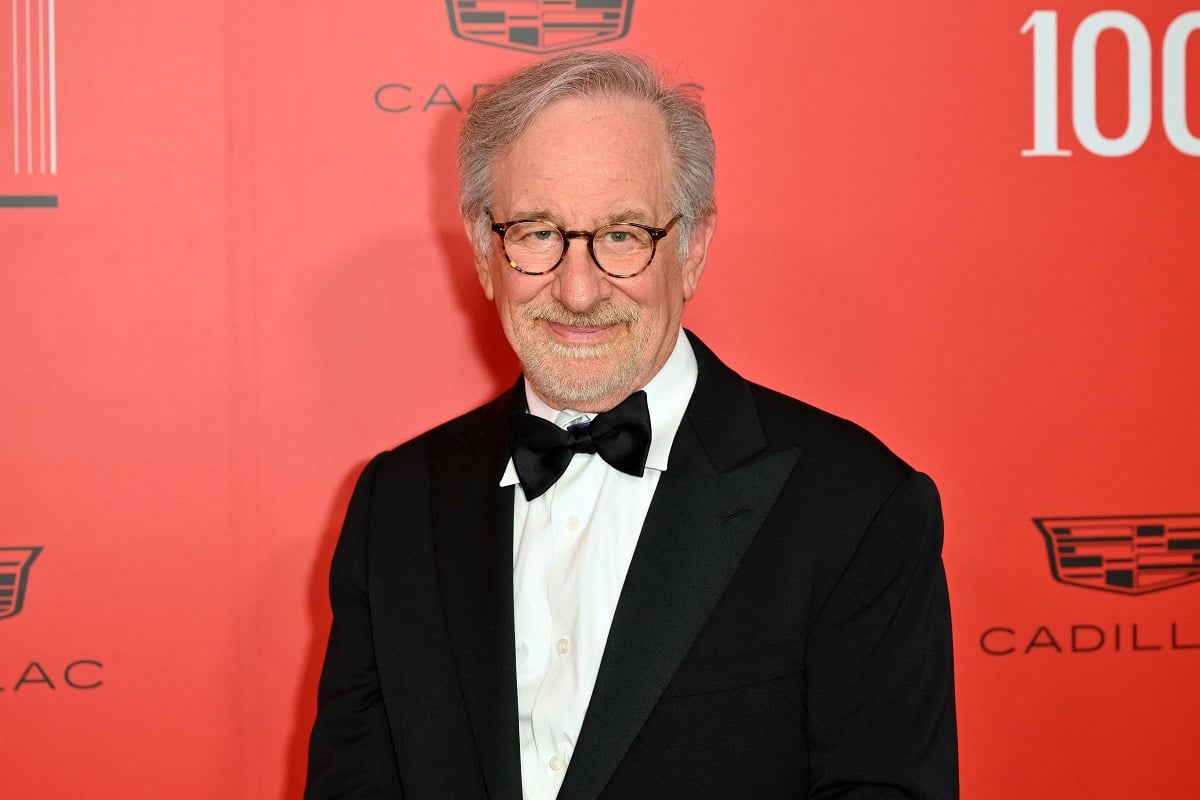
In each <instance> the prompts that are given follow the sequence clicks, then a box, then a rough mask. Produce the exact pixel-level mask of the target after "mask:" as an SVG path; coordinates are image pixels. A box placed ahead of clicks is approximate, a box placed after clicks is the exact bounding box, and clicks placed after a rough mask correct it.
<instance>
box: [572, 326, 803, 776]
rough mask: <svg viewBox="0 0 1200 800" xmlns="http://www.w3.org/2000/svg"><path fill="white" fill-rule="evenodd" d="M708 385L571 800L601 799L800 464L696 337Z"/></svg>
mask: <svg viewBox="0 0 1200 800" xmlns="http://www.w3.org/2000/svg"><path fill="white" fill-rule="evenodd" d="M692 346H693V348H694V350H695V351H696V358H697V362H698V363H699V366H700V379H699V381H698V383H697V387H696V392H695V394H694V396H693V398H692V402H691V403H690V404H689V406H688V413H687V415H686V416H685V418H684V422H683V425H681V426H680V430H679V432H678V434H677V435H676V437H675V442H674V444H673V445H672V448H671V458H670V464H669V466H668V468H667V470H666V472H664V473H663V475H662V477H661V478H660V480H659V484H658V488H657V489H656V491H655V494H654V500H653V502H652V503H651V505H650V510H649V513H648V514H647V516H646V522H645V525H644V526H643V528H642V534H641V537H640V539H639V540H638V545H637V549H636V551H635V552H634V557H633V561H632V563H631V564H630V567H629V572H628V574H627V575H626V578H625V584H624V587H623V588H622V591H621V598H620V600H619V601H618V604H617V610H616V614H615V615H614V617H613V623H612V628H611V629H610V632H609V636H608V643H607V645H606V647H605V650H604V656H603V660H602V662H601V665H600V673H599V676H598V677H597V680H596V687H595V689H594V691H593V692H592V699H591V702H590V704H589V705H588V710H587V715H586V716H585V718H584V723H583V729H582V731H581V732H580V736H579V743H578V746H577V747H576V749H575V752H574V754H573V756H572V760H571V765H570V767H569V768H568V770H567V775H566V778H565V781H564V784H563V787H562V790H561V791H560V792H559V798H560V800H582V799H583V798H595V797H597V796H599V794H600V792H601V791H602V790H603V789H604V786H605V784H606V783H607V782H608V780H609V779H610V778H611V777H612V774H613V772H614V770H615V769H616V766H617V764H618V763H620V761H621V759H622V758H623V757H624V755H625V753H626V752H627V751H628V749H629V746H630V745H631V744H632V743H633V740H634V738H635V737H636V736H637V734H638V731H639V730H641V727H642V725H643V724H644V723H645V721H646V719H647V718H648V717H649V715H650V713H651V712H652V710H653V708H654V706H655V704H657V703H658V701H659V699H660V698H661V696H662V693H663V691H664V690H665V689H666V687H667V684H668V683H669V682H670V680H671V677H672V676H673V675H674V674H675V671H676V669H678V667H679V665H680V663H681V662H682V661H683V659H684V657H685V656H686V654H687V652H688V650H689V649H690V648H691V646H692V643H693V642H694V641H695V639H696V637H697V635H698V634H699V633H700V630H701V628H702V627H703V626H704V623H705V621H706V620H707V619H708V617H709V615H710V614H711V612H712V610H713V608H714V607H715V606H716V604H717V601H718V600H719V599H720V597H721V594H722V593H723V592H724V590H725V587H726V586H727V585H728V583H729V580H730V579H731V578H732V577H733V574H734V572H735V571H736V570H737V567H738V565H739V564H740V563H741V560H742V557H743V556H744V554H745V552H746V549H747V548H748V547H749V545H750V542H751V541H752V540H753V539H754V535H755V534H756V533H757V531H758V529H759V527H760V526H761V525H762V522H763V520H764V519H765V518H766V515H767V513H768V511H770V509H771V507H772V505H774V502H775V498H776V497H777V496H778V494H779V492H780V490H781V489H782V488H783V485H784V483H785V482H786V480H787V478H788V476H789V475H790V474H791V472H792V469H793V468H794V466H795V464H796V460H797V459H798V458H799V448H798V447H795V446H791V447H787V448H784V449H781V450H778V451H770V450H768V449H767V442H766V440H765V438H764V436H763V432H762V429H761V425H760V422H759V419H758V416H757V412H756V411H755V408H754V400H753V397H752V396H751V393H750V389H749V386H748V385H747V384H746V383H745V381H743V380H742V379H741V378H740V377H738V376H737V375H736V374H734V373H733V372H732V371H730V370H729V369H728V368H727V367H725V366H724V365H722V364H721V363H720V362H719V361H718V360H717V359H716V357H715V356H714V355H713V354H712V353H711V352H710V351H709V350H708V349H707V348H706V347H704V345H703V344H701V343H700V342H699V341H698V340H696V339H695V338H694V337H693V339H692Z"/></svg>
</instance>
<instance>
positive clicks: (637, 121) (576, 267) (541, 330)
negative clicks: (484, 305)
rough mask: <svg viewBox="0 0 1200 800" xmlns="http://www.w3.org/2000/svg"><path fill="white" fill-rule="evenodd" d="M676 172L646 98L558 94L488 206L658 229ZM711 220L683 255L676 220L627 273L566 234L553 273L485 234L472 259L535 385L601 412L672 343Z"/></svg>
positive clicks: (671, 212)
mask: <svg viewBox="0 0 1200 800" xmlns="http://www.w3.org/2000/svg"><path fill="white" fill-rule="evenodd" d="M672 170H673V163H672V160H671V155H670V151H669V149H668V145H667V138H666V132H665V130H664V126H663V122H662V119H661V117H660V116H659V114H658V112H657V111H656V110H654V109H653V108H652V107H651V106H650V105H649V104H647V103H644V102H641V101H637V100H629V99H605V100H600V99H596V100H583V99H577V98H568V99H564V100H559V101H557V102H555V103H553V104H551V105H550V106H548V107H547V108H546V109H545V111H543V112H542V113H541V115H540V116H538V117H537V119H536V120H535V121H534V122H533V124H532V125H531V126H530V127H529V128H528V129H527V130H526V131H525V133H524V134H523V135H522V136H521V137H520V138H519V139H518V140H517V141H516V142H515V144H514V145H513V147H512V148H511V149H510V150H509V151H508V153H506V154H505V155H504V156H503V157H501V158H500V159H499V160H498V161H497V162H496V164H494V165H493V188H494V197H493V203H492V209H493V212H492V213H493V216H494V218H495V221H496V222H508V221H510V220H515V219H545V220H548V221H550V222H553V223H555V224H557V225H558V226H559V227H561V228H564V229H566V230H595V229H596V228H599V227H601V226H603V225H606V224H609V223H613V222H637V223H641V224H645V225H651V226H654V227H665V226H666V224H667V223H668V222H669V221H670V220H671V218H672V217H674V216H675V215H676V213H677V210H676V209H675V208H674V207H673V206H672V204H671V197H670V188H671V181H672V178H673V172H672ZM713 225H714V220H711V219H710V220H707V221H705V222H704V223H703V224H701V225H698V226H697V227H696V228H695V229H694V231H693V234H692V237H691V238H692V241H691V244H690V246H689V248H688V252H687V253H686V257H685V258H684V259H682V260H681V259H680V258H679V254H678V250H677V243H678V235H679V234H678V228H675V229H672V231H671V232H670V233H669V234H668V235H667V237H666V238H665V239H662V240H661V241H660V242H659V243H658V250H657V252H656V253H655V256H654V261H653V263H651V265H650V266H649V268H647V269H646V270H645V271H644V272H642V273H641V274H639V275H635V276H634V277H632V278H610V277H609V276H608V275H606V274H605V273H604V272H602V271H601V270H600V269H599V268H598V267H597V266H596V265H595V263H594V262H593V261H592V260H591V256H590V255H589V254H588V249H587V243H586V242H585V241H584V240H582V239H574V240H571V244H570V246H569V247H568V248H567V252H566V255H565V257H564V258H563V261H562V263H561V264H559V266H558V268H557V269H555V270H554V271H553V272H550V273H548V274H545V275H525V274H522V273H520V272H517V271H516V270H514V269H513V268H512V267H510V266H508V264H507V262H506V261H505V259H504V251H503V248H502V247H501V245H500V240H499V238H498V237H495V236H494V234H493V237H494V238H493V239H492V242H491V244H492V247H491V250H490V252H483V251H479V250H477V252H476V255H475V266H476V269H477V271H478V273H479V281H480V283H481V284H482V285H483V290H484V292H485V293H486V294H487V296H488V299H491V300H494V301H495V302H496V308H497V310H498V311H499V313H500V323H501V325H502V326H503V328H504V333H505V335H506V336H507V337H508V340H509V343H510V344H511V345H512V347H513V349H514V350H515V351H516V354H517V357H518V358H519V359H520V360H521V364H522V366H523V367H524V370H525V377H526V379H527V380H528V382H529V384H530V386H531V387H532V388H533V390H534V391H535V392H537V394H538V395H539V396H540V397H541V398H542V399H543V400H545V401H546V402H547V403H548V404H549V405H551V406H552V407H554V408H560V409H561V408H572V409H575V410H577V411H604V410H607V409H609V408H612V407H613V406H614V405H616V404H617V403H619V402H620V401H621V400H623V399H625V398H626V397H628V396H629V395H630V394H632V393H633V392H635V391H637V390H638V389H640V388H642V387H643V386H645V385H646V384H647V383H648V382H649V381H650V379H651V378H652V377H654V375H655V374H656V373H657V372H658V370H659V369H660V368H661V367H662V365H663V364H664V363H665V362H666V360H667V357H668V356H670V354H671V350H672V349H673V348H674V346H675V338H676V332H677V331H678V329H679V320H680V317H681V316H682V314H683V304H684V302H685V301H687V300H690V299H691V297H692V295H693V294H694V293H695V291H696V286H697V284H698V283H699V281H700V274H701V272H702V271H703V268H704V258H705V254H706V252H707V249H708V243H709V240H710V239H711V237H712V231H713ZM467 229H468V232H469V231H470V230H471V224H470V222H467Z"/></svg>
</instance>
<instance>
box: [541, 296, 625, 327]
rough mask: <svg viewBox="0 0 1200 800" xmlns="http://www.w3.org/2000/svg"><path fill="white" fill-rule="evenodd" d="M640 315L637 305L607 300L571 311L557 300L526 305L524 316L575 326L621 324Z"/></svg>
mask: <svg viewBox="0 0 1200 800" xmlns="http://www.w3.org/2000/svg"><path fill="white" fill-rule="evenodd" d="M640 315H641V309H639V308H638V307H637V306H626V307H621V306H617V305H615V304H613V303H609V302H605V303H601V304H599V305H597V306H596V307H595V308H590V309H588V310H587V311H581V312H575V311H571V310H570V309H568V308H565V307H564V306H563V305H562V304H561V303H557V302H552V303H544V304H542V305H539V306H526V308H525V317H526V318H527V319H529V320H531V321H535V320H545V321H546V322H553V323H555V324H556V325H570V326H572V327H577V328H592V327H601V326H604V325H623V324H625V323H630V322H637V320H638V317H639V316H640Z"/></svg>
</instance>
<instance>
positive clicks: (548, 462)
mask: <svg viewBox="0 0 1200 800" xmlns="http://www.w3.org/2000/svg"><path fill="white" fill-rule="evenodd" d="M513 435H514V437H515V441H514V443H513V456H512V459H513V466H514V467H516V469H517V477H518V478H520V480H521V488H522V489H524V490H525V499H527V500H532V499H534V498H535V497H540V496H541V495H543V494H545V492H546V490H547V489H549V488H550V487H551V486H553V485H554V482H555V481H557V480H558V479H559V478H560V477H562V474H563V473H564V472H566V471H567V465H568V464H570V463H571V458H572V457H573V456H574V455H575V454H576V453H599V454H600V457H601V458H603V459H604V460H605V461H607V462H608V463H609V464H610V465H611V466H612V467H613V468H615V469H619V470H620V471H621V472H625V473H628V474H629V475H636V476H637V477H639V478H640V477H641V476H642V473H643V472H645V470H646V456H647V455H648V454H649V452H650V408H649V407H648V406H647V405H646V393H645V392H634V393H633V394H631V395H629V397H627V398H625V399H624V400H623V401H621V403H620V404H619V405H618V406H617V407H616V408H614V409H612V410H611V411H605V412H603V413H601V414H597V415H596V418H595V419H593V420H592V421H591V422H590V423H586V422H585V423H583V424H580V425H572V426H571V427H570V428H568V429H566V430H563V429H562V428H560V427H558V426H557V425H555V424H554V423H553V422H548V421H546V420H544V419H542V418H541V417H537V416H534V415H533V414H526V413H518V414H517V416H516V417H515V419H514V420H513Z"/></svg>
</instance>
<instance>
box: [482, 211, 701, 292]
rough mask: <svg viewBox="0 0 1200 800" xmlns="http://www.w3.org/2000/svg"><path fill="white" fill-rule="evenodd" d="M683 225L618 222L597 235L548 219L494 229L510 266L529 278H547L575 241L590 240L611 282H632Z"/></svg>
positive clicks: (497, 225) (597, 261)
mask: <svg viewBox="0 0 1200 800" xmlns="http://www.w3.org/2000/svg"><path fill="white" fill-rule="evenodd" d="M678 221H679V216H678V215H677V216H675V217H674V218H673V219H672V220H671V221H670V222H668V223H667V225H666V227H665V228H654V227H651V226H650V225H641V224H639V223H636V222H618V223H615V224H612V225H605V226H604V227H602V228H597V229H596V230H594V231H568V230H563V229H562V228H560V227H558V226H557V225H555V224H554V223H553V222H547V221H546V220H544V219H518V220H513V221H512V222H497V223H494V224H493V225H492V230H494V231H495V232H496V233H497V235H499V237H500V242H501V245H502V246H503V247H504V257H505V259H506V260H507V261H508V265H509V266H510V267H512V268H513V269H515V270H516V271H517V272H523V273H525V274H526V275H545V274H546V273H547V272H552V271H554V269H556V268H557V267H558V265H559V264H561V263H562V261H563V259H564V258H565V257H566V255H567V247H569V246H570V244H571V240H572V239H587V246H588V252H589V253H591V256H592V261H594V262H595V264H596V266H597V267H599V268H600V269H601V270H602V271H603V272H604V273H605V274H606V275H608V276H609V277H611V278H632V277H633V276H634V275H638V274H640V273H641V272H643V271H645V269H646V268H647V267H649V266H650V262H651V261H653V260H654V252H655V250H656V249H657V248H658V240H659V239H662V238H663V237H665V236H666V235H667V234H668V233H669V232H670V230H671V228H673V227H674V226H675V223H676V222H678Z"/></svg>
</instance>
